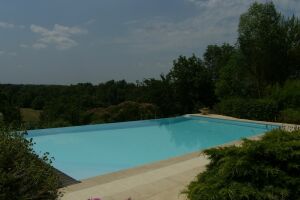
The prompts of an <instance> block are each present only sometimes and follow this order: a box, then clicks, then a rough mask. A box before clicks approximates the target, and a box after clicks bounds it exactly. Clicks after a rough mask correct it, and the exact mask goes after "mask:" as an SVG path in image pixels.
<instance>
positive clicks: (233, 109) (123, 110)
mask: <svg viewBox="0 0 300 200" xmlns="http://www.w3.org/2000/svg"><path fill="white" fill-rule="evenodd" d="M0 98H1V99H0V101H1V102H0V105H1V107H0V112H1V113H2V120H3V121H4V122H5V123H17V124H20V123H22V120H23V121H24V119H22V116H21V115H20V112H19V109H20V108H32V109H34V110H41V114H40V120H39V121H38V122H35V123H34V124H32V123H31V124H30V123H29V126H30V127H54V126H65V125H66V126H67V125H81V124H89V123H102V122H114V121H126V120H138V119H149V118H158V117H168V116H175V115H180V114H186V113H193V112H198V110H199V108H202V107H209V108H211V109H213V110H214V111H215V112H217V113H220V114H225V115H231V116H235V117H241V118H249V119H258V120H269V121H285V122H290V123H300V21H299V19H298V18H297V17H295V16H292V17H285V16H283V15H282V14H280V13H279V12H278V11H277V10H276V8H275V6H274V4H273V3H270V2H268V3H265V4H260V3H254V4H253V5H252V6H251V7H250V8H249V10H248V11H247V12H246V13H244V14H243V15H241V17H240V23H239V26H238V38H237V41H236V43H235V45H230V44H226V43H224V44H223V45H209V46H208V47H207V49H206V51H205V53H204V55H203V56H196V55H193V56H191V57H185V56H179V58H177V59H176V60H174V62H173V67H172V68H171V70H170V72H169V73H167V74H166V75H161V77H160V78H159V79H146V80H143V81H142V82H136V83H128V82H126V81H125V80H122V81H113V80H112V81H108V82H106V83H101V84H98V85H92V84H90V83H81V84H77V85H70V86H55V85H52V86H51V85H0ZM27 125H28V123H27Z"/></svg>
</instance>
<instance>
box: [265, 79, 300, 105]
mask: <svg viewBox="0 0 300 200" xmlns="http://www.w3.org/2000/svg"><path fill="white" fill-rule="evenodd" d="M268 90H269V91H268V92H269V93H270V94H269V95H270V98H272V99H274V100H276V101H278V103H279V104H280V106H281V107H282V108H297V107H299V105H300V80H288V81H286V82H285V84H284V85H283V86H282V87H280V86H279V85H275V86H273V87H271V88H269V89H268Z"/></svg>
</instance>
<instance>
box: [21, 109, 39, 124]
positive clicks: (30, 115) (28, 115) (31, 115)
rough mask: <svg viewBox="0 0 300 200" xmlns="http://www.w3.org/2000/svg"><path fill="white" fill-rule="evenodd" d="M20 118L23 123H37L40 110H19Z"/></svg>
mask: <svg viewBox="0 0 300 200" xmlns="http://www.w3.org/2000/svg"><path fill="white" fill-rule="evenodd" d="M20 110H21V116H22V120H23V121H24V122H38V121H39V120H40V114H41V111H40V110H34V109H31V108H21V109H20Z"/></svg>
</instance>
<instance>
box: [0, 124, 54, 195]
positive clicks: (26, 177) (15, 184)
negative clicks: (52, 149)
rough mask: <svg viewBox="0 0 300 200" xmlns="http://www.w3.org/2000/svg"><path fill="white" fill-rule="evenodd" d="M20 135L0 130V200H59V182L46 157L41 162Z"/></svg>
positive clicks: (29, 142) (29, 144) (29, 143)
mask: <svg viewBox="0 0 300 200" xmlns="http://www.w3.org/2000/svg"><path fill="white" fill-rule="evenodd" d="M32 146H33V143H32V141H31V140H27V139H26V138H24V135H23V133H20V132H18V133H16V132H14V131H12V130H8V129H1V130H0V199H9V200H19V199H32V200H39V199H48V200H55V199H57V198H58V196H59V192H58V188H59V187H60V181H59V178H58V176H57V174H56V172H55V171H54V168H53V167H51V165H50V163H51V160H49V158H48V155H47V154H45V155H44V156H42V157H41V158H40V157H39V156H38V155H36V154H35V152H34V151H33V149H32Z"/></svg>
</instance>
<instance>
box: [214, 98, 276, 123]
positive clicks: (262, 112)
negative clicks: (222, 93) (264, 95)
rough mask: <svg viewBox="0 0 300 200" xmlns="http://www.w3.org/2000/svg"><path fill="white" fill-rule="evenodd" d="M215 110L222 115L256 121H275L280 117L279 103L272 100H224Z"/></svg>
mask: <svg viewBox="0 0 300 200" xmlns="http://www.w3.org/2000/svg"><path fill="white" fill-rule="evenodd" d="M215 110H216V112H217V113H220V114H224V115H229V116H232V117H238V118H244V119H255V120H268V121H275V120H276V119H277V117H278V115H279V111H278V106H277V103H276V102H275V101H274V100H271V99H242V98H230V99H224V100H222V101H221V102H220V103H218V104H217V105H216V107H215Z"/></svg>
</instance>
